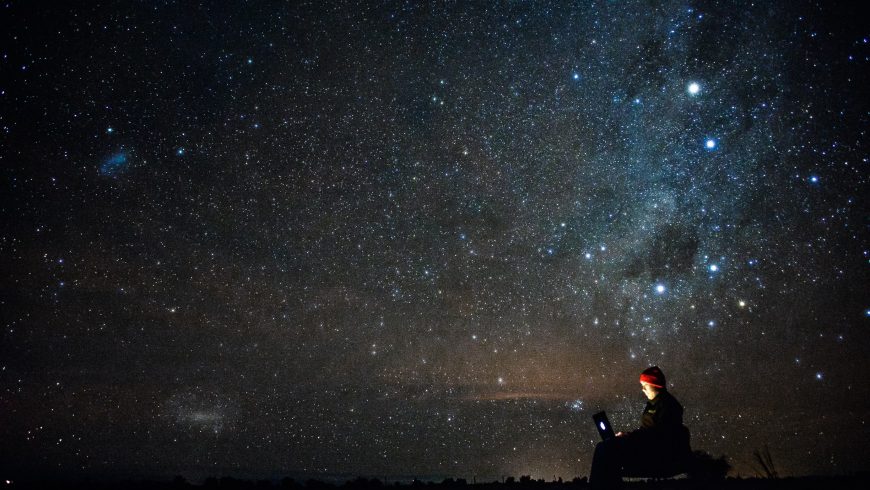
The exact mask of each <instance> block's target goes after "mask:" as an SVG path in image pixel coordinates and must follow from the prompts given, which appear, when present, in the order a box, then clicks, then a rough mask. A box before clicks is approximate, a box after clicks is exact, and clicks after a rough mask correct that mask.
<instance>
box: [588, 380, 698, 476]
mask: <svg viewBox="0 0 870 490" xmlns="http://www.w3.org/2000/svg"><path fill="white" fill-rule="evenodd" d="M640 384H641V389H642V390H643V393H644V395H646V397H647V399H648V400H649V401H648V402H647V404H646V408H644V410H643V415H641V417H640V428H639V429H637V430H633V431H631V432H619V433H618V434H616V437H614V438H610V439H608V440H605V441H602V442H600V443H598V445H597V446H596V447H595V455H594V456H593V458H592V469H591V471H590V474H589V483H590V484H592V486H593V487H595V488H613V487H618V486H619V485H620V483H621V482H622V477H623V476H650V477H655V476H660V477H665V476H672V475H675V474H678V473H682V472H683V471H685V468H683V466H684V465H685V462H686V461H687V459H688V457H689V455H690V454H691V449H690V447H689V430H688V429H686V428H685V427H684V426H683V406H682V405H680V402H678V401H677V399H676V398H674V396H673V395H671V394H670V393H668V390H667V384H666V383H665V375H664V373H662V370H661V369H659V368H658V366H653V367H651V368H648V369H646V370H645V371H644V372H643V373H641V375H640Z"/></svg>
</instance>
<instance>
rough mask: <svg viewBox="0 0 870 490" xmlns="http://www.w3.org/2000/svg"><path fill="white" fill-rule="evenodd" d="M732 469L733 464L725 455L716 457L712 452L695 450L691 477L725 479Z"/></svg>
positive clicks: (690, 467) (689, 470) (689, 469)
mask: <svg viewBox="0 0 870 490" xmlns="http://www.w3.org/2000/svg"><path fill="white" fill-rule="evenodd" d="M730 470H731V464H730V463H728V461H727V460H726V459H725V456H720V457H718V458H714V457H713V456H712V455H711V454H709V453H707V452H704V451H693V452H692V460H691V462H690V464H689V468H688V471H687V472H686V473H688V474H689V478H691V479H693V480H702V481H710V480H724V479H725V476H727V475H728V471H730Z"/></svg>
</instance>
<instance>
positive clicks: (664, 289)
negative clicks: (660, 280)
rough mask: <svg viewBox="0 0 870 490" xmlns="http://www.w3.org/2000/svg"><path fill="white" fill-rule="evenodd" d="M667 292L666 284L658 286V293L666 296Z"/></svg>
mask: <svg viewBox="0 0 870 490" xmlns="http://www.w3.org/2000/svg"><path fill="white" fill-rule="evenodd" d="M665 291H667V288H666V287H665V285H664V284H656V292H657V293H659V294H665Z"/></svg>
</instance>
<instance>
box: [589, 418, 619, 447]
mask: <svg viewBox="0 0 870 490" xmlns="http://www.w3.org/2000/svg"><path fill="white" fill-rule="evenodd" d="M592 420H594V421H595V428H596V429H598V434H600V435H601V440H602V441H606V440H608V439H611V438H614V437H616V433H615V432H613V426H611V425H610V420H608V419H607V414H606V413H604V412H598V413H596V414H595V415H593V416H592Z"/></svg>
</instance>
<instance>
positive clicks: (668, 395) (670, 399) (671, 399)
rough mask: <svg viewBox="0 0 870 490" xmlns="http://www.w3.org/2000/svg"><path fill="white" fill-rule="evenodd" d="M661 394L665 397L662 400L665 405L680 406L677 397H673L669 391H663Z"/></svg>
mask: <svg viewBox="0 0 870 490" xmlns="http://www.w3.org/2000/svg"><path fill="white" fill-rule="evenodd" d="M663 393H664V395H665V396H664V397H662V398H663V399H664V400H666V401H667V403H674V404H677V405H680V401H679V400H677V397H675V396H674V395H673V394H672V393H671V392H670V391H667V390H665V391H664V392H663ZM680 406H682V405H680Z"/></svg>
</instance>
